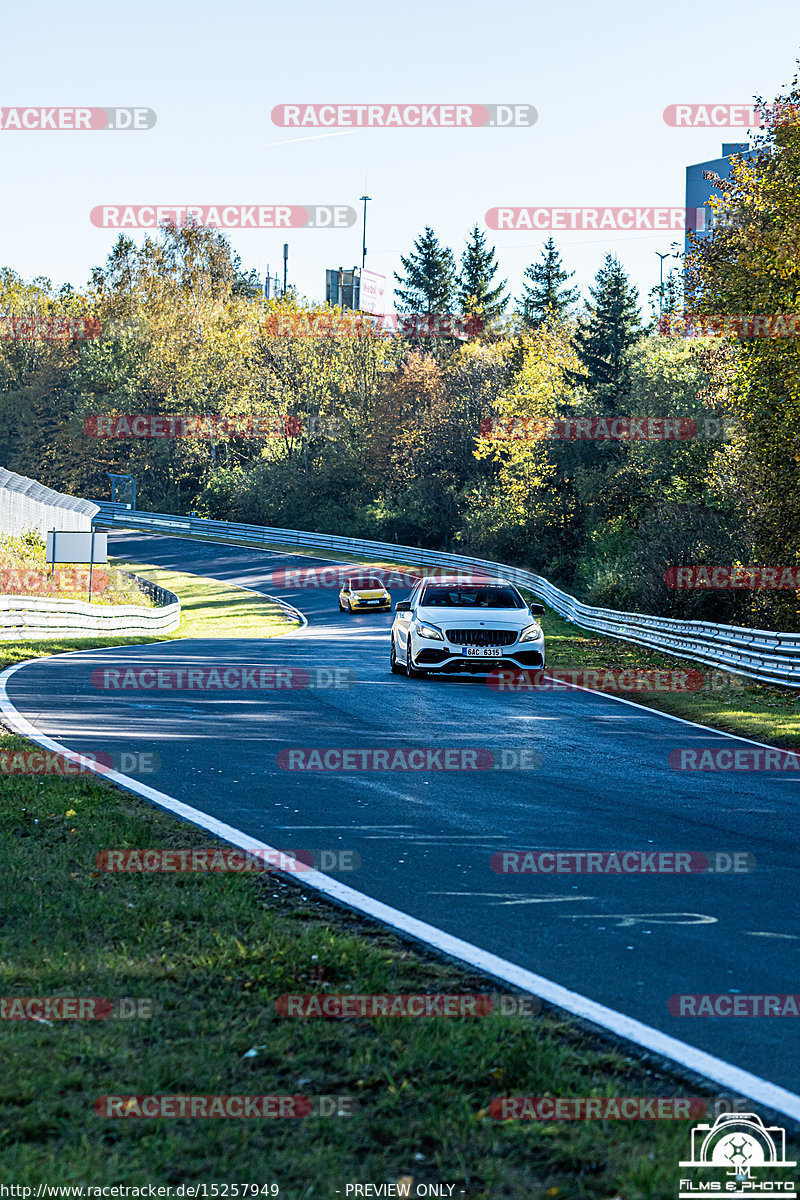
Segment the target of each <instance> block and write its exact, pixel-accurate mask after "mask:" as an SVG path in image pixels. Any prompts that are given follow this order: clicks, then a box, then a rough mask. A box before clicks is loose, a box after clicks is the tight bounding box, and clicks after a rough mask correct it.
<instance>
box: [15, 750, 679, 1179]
mask: <svg viewBox="0 0 800 1200" xmlns="http://www.w3.org/2000/svg"><path fill="white" fill-rule="evenodd" d="M4 741H5V746H6V748H8V749H16V748H20V749H21V748H24V746H25V743H24V740H23V739H21V738H16V737H9V738H6V739H4ZM211 844H212V842H211V839H210V838H209V837H208V836H207V835H206V834H205V833H204V832H202V831H199V830H195V829H192V828H191V827H187V826H186V825H184V824H181V823H180V822H178V821H177V820H176V819H174V818H173V817H172V816H170V815H168V814H164V813H162V812H160V811H158V810H154V809H152V808H151V807H149V806H148V805H146V804H145V803H144V802H142V801H139V800H138V799H137V798H135V797H131V796H128V795H125V794H121V793H119V792H118V791H115V790H113V789H112V788H111V787H110V786H109V785H107V784H105V783H103V782H102V781H98V780H96V779H94V778H88V777H87V778H79V779H74V778H73V779H70V780H65V779H55V778H43V779H38V780H32V779H27V780H26V779H24V778H22V777H14V778H10V779H6V780H4V797H3V803H2V807H1V808H0V846H2V854H3V860H4V864H5V870H4V871H3V873H2V875H0V903H1V904H2V910H3V913H4V919H3V926H2V932H0V993H1V994H2V995H3V996H53V995H62V996H95V997H98V996H100V997H104V998H106V999H109V1000H112V1001H117V1000H119V999H120V998H123V997H125V998H130V999H136V1000H148V1001H150V1002H151V1003H152V1004H153V1006H154V1015H153V1016H152V1017H150V1018H147V1019H145V1018H135V1019H129V1020H123V1019H119V1020H115V1019H111V1020H103V1021H83V1022H81V1021H62V1022H55V1023H53V1024H52V1025H46V1024H41V1023H34V1022H30V1021H8V1020H7V1021H0V1053H2V1061H3V1071H2V1073H0V1170H1V1171H2V1177H3V1179H4V1180H5V1181H7V1182H14V1183H16V1184H24V1185H27V1186H32V1185H37V1184H38V1183H47V1184H70V1183H83V1184H98V1183H102V1184H129V1185H140V1186H141V1185H144V1184H170V1183H171V1184H178V1183H182V1182H185V1181H189V1180H204V1181H206V1182H212V1181H217V1182H226V1181H227V1182H232V1181H237V1182H245V1181H249V1182H259V1183H270V1182H273V1181H274V1182H276V1183H278V1184H279V1185H280V1189H281V1190H280V1194H281V1196H284V1197H289V1198H291V1200H300V1198H301V1197H302V1198H306V1197H331V1200H333V1197H335V1196H336V1189H337V1188H338V1189H344V1187H345V1186H346V1185H347V1184H348V1183H353V1182H359V1183H365V1182H371V1183H374V1184H380V1183H384V1182H386V1183H397V1182H398V1181H399V1180H403V1179H407V1178H409V1177H411V1178H412V1179H413V1182H414V1185H415V1186H416V1185H417V1184H421V1183H452V1184H455V1185H456V1186H455V1191H454V1193H453V1194H454V1195H461V1194H464V1195H467V1196H469V1197H487V1198H488V1197H491V1198H492V1200H497V1198H508V1200H517V1198H518V1200H523V1198H524V1200H539V1198H540V1197H542V1198H543V1197H587V1198H592V1200H608V1198H609V1197H612V1196H620V1197H624V1198H625V1200H645V1198H647V1200H662V1198H663V1200H667V1197H669V1198H670V1200H672V1198H673V1197H674V1195H675V1191H676V1185H677V1179H678V1174H677V1173H678V1170H679V1168H678V1166H677V1164H678V1161H679V1159H680V1158H682V1157H685V1156H686V1155H685V1151H686V1150H687V1148H688V1138H689V1125H690V1122H687V1121H607V1122H596V1121H593V1122H585V1121H576V1122H558V1123H555V1122H553V1123H541V1124H536V1123H526V1122H515V1121H510V1122H499V1121H496V1120H494V1119H493V1118H492V1117H491V1116H490V1115H489V1112H488V1107H489V1103H490V1101H491V1100H492V1098H493V1097H496V1096H503V1095H519V1094H524V1095H543V1094H551V1095H561V1096H653V1095H665V1096H674V1095H698V1094H703V1092H702V1089H698V1088H697V1087H694V1088H693V1087H691V1086H687V1085H686V1084H682V1083H680V1082H679V1081H677V1080H676V1079H674V1078H671V1077H670V1075H669V1073H668V1072H666V1071H664V1070H660V1069H659V1068H658V1067H657V1066H655V1065H650V1066H647V1065H645V1064H644V1063H642V1062H641V1061H639V1060H637V1058H635V1057H634V1056H633V1055H632V1054H628V1053H627V1052H626V1051H625V1050H624V1048H619V1047H616V1046H614V1045H613V1044H612V1043H611V1042H609V1041H606V1040H605V1039H603V1038H602V1037H600V1036H599V1035H596V1034H594V1033H593V1032H591V1031H590V1030H588V1029H585V1028H581V1027H580V1026H579V1024H578V1023H577V1022H575V1021H573V1020H571V1019H568V1018H564V1017H562V1016H561V1015H559V1014H558V1013H557V1012H555V1011H545V1012H544V1013H542V1014H541V1015H539V1016H538V1017H535V1018H524V1017H502V1016H499V1015H495V1014H494V1013H493V1014H491V1015H490V1016H486V1017H482V1018H429V1019H418V1020H415V1019H400V1018H398V1019H391V1018H378V1019H374V1020H369V1019H361V1018H354V1019H347V1020H324V1019H323V1020H312V1019H306V1020H300V1019H294V1018H284V1017H280V1016H278V1015H277V1014H276V1010H275V1004H274V1001H275V998H276V997H277V996H278V995H280V994H282V993H297V992H299V993H309V992H315V993H321V994H329V993H339V992H345V993H346V992H351V993H353V994H363V993H372V992H378V993H395V992H400V993H408V992H484V991H494V990H495V989H494V988H493V987H492V985H491V984H487V981H486V980H484V979H481V978H480V977H477V976H475V975H472V974H470V973H469V972H467V971H466V970H463V969H461V968H459V967H458V966H456V965H451V964H448V963H442V962H439V961H436V960H435V958H434V957H433V956H428V955H426V953H425V952H424V951H423V950H420V949H416V948H414V947H412V946H410V945H408V944H407V943H404V942H403V941H402V940H401V939H400V938H398V937H395V936H394V935H392V934H391V933H388V932H386V931H383V930H381V929H380V928H379V927H378V926H376V925H375V924H373V923H372V922H370V921H368V920H366V919H363V918H361V917H359V916H358V915H355V914H348V913H345V912H341V911H339V910H337V909H335V908H334V907H332V906H331V905H329V904H327V903H326V902H323V901H321V900H318V899H316V898H315V897H314V896H313V894H311V893H308V892H306V891H304V889H303V885H302V878H298V879H297V880H296V881H295V880H289V881H285V880H282V879H279V878H278V877H277V876H274V875H246V876H245V875H236V874H204V875H200V874H198V875H136V874H133V875H131V874H108V873H104V872H98V871H97V870H96V869H95V866H94V863H95V855H96V854H98V853H99V852H100V851H102V850H106V849H108V848H119V847H163V848H179V847H180V848H183V847H187V846H208V845H211ZM249 1051H255V1053H250V1054H249V1056H248V1052H249ZM128 1094H135V1095H139V1096H142V1095H150V1094H169V1095H175V1094H192V1095H211V1094H222V1095H273V1094H280V1095H295V1094H306V1095H309V1096H319V1095H328V1096H348V1097H352V1098H354V1099H355V1100H356V1101H358V1104H359V1108H358V1110H357V1111H356V1113H355V1115H353V1116H351V1117H348V1118H335V1117H329V1118H313V1117H309V1118H306V1119H303V1120H283V1121H280V1120H274V1121H270V1120H254V1119H251V1120H243V1121H237V1120H205V1121H203V1120H189V1119H183V1120H180V1119H176V1120H137V1119H134V1118H130V1119H127V1120H120V1119H117V1120H113V1119H106V1118H102V1117H99V1116H97V1115H95V1112H94V1111H93V1105H94V1102H95V1100H96V1099H97V1098H98V1097H100V1096H103V1095H128ZM342 1194H343V1191H342ZM413 1194H414V1193H413V1191H412V1195H413Z"/></svg>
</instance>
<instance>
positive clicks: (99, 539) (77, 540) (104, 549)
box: [47, 529, 108, 563]
mask: <svg viewBox="0 0 800 1200" xmlns="http://www.w3.org/2000/svg"><path fill="white" fill-rule="evenodd" d="M93 543H94V544H93ZM47 561H48V562H49V563H92V562H95V563H105V562H108V533H107V531H106V530H105V529H97V530H95V531H94V532H93V533H91V532H90V533H83V532H81V533H76V532H75V531H74V530H71V529H49V530H48V532H47Z"/></svg>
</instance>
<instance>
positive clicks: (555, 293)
mask: <svg viewBox="0 0 800 1200" xmlns="http://www.w3.org/2000/svg"><path fill="white" fill-rule="evenodd" d="M574 274H575V272H574V271H565V270H564V268H563V264H562V262H561V255H560V253H559V251H558V248H557V247H556V244H555V242H554V241H553V238H552V235H551V236H550V237H549V238H548V239H547V241H546V242H545V244H544V248H543V250H542V257H541V262H535V263H531V265H530V266H529V267H527V268H526V269H525V273H524V279H525V280H530V282H529V283H525V282H523V285H522V319H523V321H524V322H525V324H526V325H527V326H529V327H530V328H532V329H535V328H536V327H537V325H541V324H542V322H543V321H544V320H546V318H547V317H548V316H550V315H554V316H566V315H567V313H568V312H569V310H570V309H571V308H572V306H573V305H574V304H575V303H576V302H577V300H578V297H579V296H580V292H579V290H578V288H568V287H565V286H564V285H565V284H566V282H567V280H568V279H572V277H573V275H574Z"/></svg>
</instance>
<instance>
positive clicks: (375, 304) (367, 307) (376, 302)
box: [359, 271, 386, 313]
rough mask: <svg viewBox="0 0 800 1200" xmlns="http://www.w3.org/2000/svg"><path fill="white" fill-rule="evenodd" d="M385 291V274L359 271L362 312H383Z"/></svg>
mask: <svg viewBox="0 0 800 1200" xmlns="http://www.w3.org/2000/svg"><path fill="white" fill-rule="evenodd" d="M385 292H386V276H385V275H376V273H375V272H374V271H362V272H361V303H360V305H359V307H360V309H361V311H362V312H367V313H384V312H385V311H386V310H385V308H384V296H385Z"/></svg>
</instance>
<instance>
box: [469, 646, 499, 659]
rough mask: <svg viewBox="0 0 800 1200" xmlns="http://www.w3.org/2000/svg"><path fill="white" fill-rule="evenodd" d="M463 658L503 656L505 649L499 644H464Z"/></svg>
mask: <svg viewBox="0 0 800 1200" xmlns="http://www.w3.org/2000/svg"><path fill="white" fill-rule="evenodd" d="M461 657H462V658H502V657H503V651H502V650H501V649H500V648H499V646H462V647H461Z"/></svg>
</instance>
